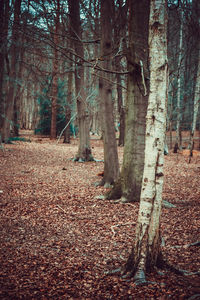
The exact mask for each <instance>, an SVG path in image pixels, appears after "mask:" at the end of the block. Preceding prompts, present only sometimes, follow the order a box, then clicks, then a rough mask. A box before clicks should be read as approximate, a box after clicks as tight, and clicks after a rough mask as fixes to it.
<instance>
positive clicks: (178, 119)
mask: <svg viewBox="0 0 200 300" xmlns="http://www.w3.org/2000/svg"><path fill="white" fill-rule="evenodd" d="M182 47H183V12H182V11H181V12H180V36H179V54H178V79H177V107H176V110H177V117H176V144H175V146H176V147H177V148H178V149H181V128H180V123H181V75H182V72H181V71H182Z"/></svg>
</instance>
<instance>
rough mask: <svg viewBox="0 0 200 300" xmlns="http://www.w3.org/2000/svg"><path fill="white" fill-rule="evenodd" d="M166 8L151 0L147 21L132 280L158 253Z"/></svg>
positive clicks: (141, 274) (142, 275) (140, 275)
mask: <svg viewBox="0 0 200 300" xmlns="http://www.w3.org/2000/svg"><path fill="white" fill-rule="evenodd" d="M166 11H167V9H166V1H165V0H151V11H150V20H149V58H150V94H149V102H148V108H147V117H146V136H145V141H146V144H145V166H144V173H143V181H142V190H141V197H140V208H139V215H138V221H137V227H136V241H135V247H134V249H133V253H134V254H133V253H132V259H133V263H132V264H133V267H132V271H133V272H134V273H135V280H136V281H137V280H138V281H144V280H145V271H146V268H147V267H151V266H153V265H155V264H156V262H157V258H158V256H159V253H160V247H159V246H160V235H159V224H160V213H161V205H162V187H163V164H164V142H165V130H166V110H167V109H166V107H167V106H166V104H167V87H168V64H167V40H166V32H167V16H166ZM129 259H130V258H129ZM128 263H130V261H129V262H128ZM129 270H130V268H129ZM129 270H128V271H129Z"/></svg>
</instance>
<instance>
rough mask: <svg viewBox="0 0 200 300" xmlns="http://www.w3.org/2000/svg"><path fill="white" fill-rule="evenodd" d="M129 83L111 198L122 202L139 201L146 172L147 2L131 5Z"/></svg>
mask: <svg viewBox="0 0 200 300" xmlns="http://www.w3.org/2000/svg"><path fill="white" fill-rule="evenodd" d="M129 5H130V7H129V15H130V17H129V50H128V70H129V74H128V83H127V99H126V112H125V114H126V115H125V144H124V157H123V165H122V171H121V174H120V178H119V180H118V181H116V182H115V184H114V188H113V189H112V190H111V191H110V192H109V193H108V194H107V198H108V199H119V198H121V200H120V201H121V202H133V201H139V200H140V192H141V185H142V174H143V169H144V147H145V126H146V121H145V117H146V110H147V103H148V92H149V88H148V85H149V83H148V79H147V78H148V77H149V74H148V20H149V8H150V4H149V1H147V0H141V1H137V0H132V1H130V2H129Z"/></svg>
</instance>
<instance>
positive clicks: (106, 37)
mask: <svg viewBox="0 0 200 300" xmlns="http://www.w3.org/2000/svg"><path fill="white" fill-rule="evenodd" d="M111 13H112V0H101V60H102V61H103V62H102V64H101V66H102V67H103V68H104V69H106V70H108V72H107V73H103V74H102V75H101V77H100V78H99V95H100V114H101V127H102V133H103V144H104V176H103V179H102V182H101V184H102V185H107V186H109V185H110V184H113V183H114V181H115V180H117V178H118V176H119V162H118V153H117V142H116V136H115V126H114V115H113V100H112V85H111V75H110V73H109V71H111V60H112V55H113V53H112V51H113V49H112V24H111Z"/></svg>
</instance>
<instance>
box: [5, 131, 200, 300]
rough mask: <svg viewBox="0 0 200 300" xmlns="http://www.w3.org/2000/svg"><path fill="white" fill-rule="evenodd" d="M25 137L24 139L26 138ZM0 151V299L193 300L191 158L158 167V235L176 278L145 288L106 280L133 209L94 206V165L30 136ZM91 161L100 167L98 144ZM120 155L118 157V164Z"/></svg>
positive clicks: (195, 229) (127, 247) (198, 198)
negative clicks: (160, 201) (163, 202)
mask: <svg viewBox="0 0 200 300" xmlns="http://www.w3.org/2000/svg"><path fill="white" fill-rule="evenodd" d="M26 137H28V136H27V133H26ZM30 139H31V142H22V141H15V142H13V144H9V145H5V146H4V151H3V150H2V149H0V232H1V233H0V299H94V300H96V299H99V300H103V299H161V300H164V299H191V300H192V299H200V278H199V274H193V273H195V272H197V271H199V270H200V247H199V246H197V245H191V244H192V243H195V242H197V241H199V240H200V232H199V230H200V212H199V204H200V184H199V182H200V180H199V178H200V156H198V157H194V158H192V161H191V163H190V164H189V163H188V158H187V157H185V156H182V155H180V154H178V155H177V154H170V155H168V156H166V157H165V162H166V164H165V184H164V193H163V198H164V199H165V200H167V201H169V202H170V203H172V204H173V205H174V207H172V208H165V207H164V208H163V210H162V217H161V230H162V237H163V242H164V243H163V247H162V252H163V255H164V258H165V259H166V260H167V261H168V262H169V263H170V264H171V265H173V266H175V267H176V268H179V269H182V270H187V271H188V273H186V275H178V274H175V273H174V272H172V270H169V269H164V270H154V271H152V272H151V273H149V274H148V276H147V277H148V280H149V281H151V282H152V283H151V284H148V285H144V286H136V284H135V283H134V281H133V280H131V281H127V280H124V279H122V278H121V277H120V276H119V274H115V275H108V274H107V273H106V272H107V271H109V270H112V269H115V268H118V267H120V266H123V265H124V263H125V262H126V259H127V257H128V255H129V253H130V251H131V247H132V244H133V241H134V235H135V225H136V221H137V214H138V207H139V204H138V203H136V204H114V203H113V202H112V201H107V200H100V199H98V198H96V197H97V196H99V195H102V194H104V193H105V192H106V189H105V188H103V187H96V186H95V185H94V183H95V182H98V181H100V177H98V176H97V174H98V173H99V172H101V171H103V162H102V161H99V162H89V163H78V162H73V161H72V160H71V158H73V157H74V155H75V154H76V151H77V140H75V139H74V140H72V142H71V144H63V143H62V141H60V142H59V143H57V142H56V141H50V140H49V138H39V137H35V136H30ZM91 143H92V148H93V149H92V151H93V155H94V157H95V158H96V159H98V160H102V159H103V147H102V142H101V141H100V140H95V139H92V140H91ZM122 155H123V148H119V157H120V162H122Z"/></svg>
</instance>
